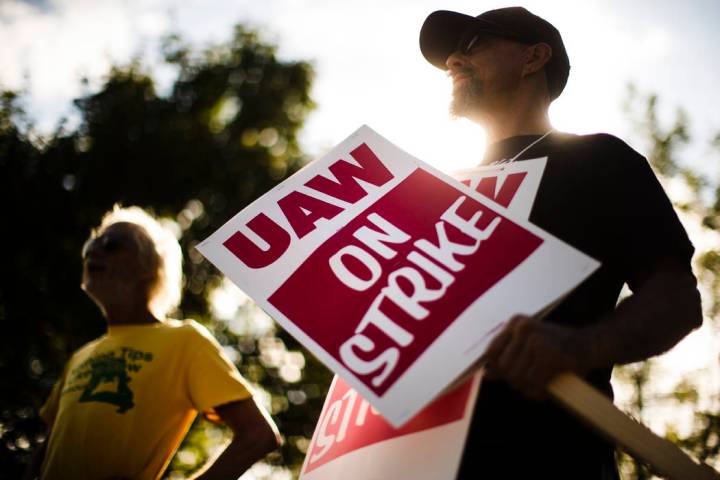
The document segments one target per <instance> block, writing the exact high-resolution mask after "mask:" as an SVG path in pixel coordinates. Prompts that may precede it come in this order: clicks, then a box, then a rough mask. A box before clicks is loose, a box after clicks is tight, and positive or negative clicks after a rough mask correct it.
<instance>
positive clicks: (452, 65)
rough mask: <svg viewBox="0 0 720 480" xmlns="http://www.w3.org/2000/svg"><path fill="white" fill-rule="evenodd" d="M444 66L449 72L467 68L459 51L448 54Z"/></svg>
mask: <svg viewBox="0 0 720 480" xmlns="http://www.w3.org/2000/svg"><path fill="white" fill-rule="evenodd" d="M445 65H446V66H447V68H448V70H450V71H452V70H457V69H461V68H464V67H466V66H467V58H466V57H465V55H463V54H462V53H461V52H460V50H455V51H454V52H452V53H451V54H450V56H449V57H448V58H447V60H445Z"/></svg>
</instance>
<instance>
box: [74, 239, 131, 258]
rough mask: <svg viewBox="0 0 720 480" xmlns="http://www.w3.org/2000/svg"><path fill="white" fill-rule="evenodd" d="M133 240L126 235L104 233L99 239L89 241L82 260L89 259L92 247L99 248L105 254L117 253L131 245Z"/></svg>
mask: <svg viewBox="0 0 720 480" xmlns="http://www.w3.org/2000/svg"><path fill="white" fill-rule="evenodd" d="M131 242H132V239H130V238H129V237H128V236H126V235H118V234H113V233H103V234H102V235H100V236H98V237H90V238H88V239H87V241H86V242H85V244H83V248H82V251H81V255H82V258H87V255H88V252H89V251H90V248H91V247H95V248H99V249H101V250H102V251H103V252H105V253H115V252H118V251H120V250H123V249H124V248H126V247H127V246H128V245H130V244H131Z"/></svg>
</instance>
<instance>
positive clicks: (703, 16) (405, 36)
mask: <svg viewBox="0 0 720 480" xmlns="http://www.w3.org/2000/svg"><path fill="white" fill-rule="evenodd" d="M512 4H514V2H512V3H510V4H508V3H501V2H497V1H494V0H488V1H485V2H473V1H469V0H452V1H442V2H441V1H439V0H393V1H392V2H391V1H386V0H263V1H258V0H123V1H117V0H0V65H2V69H0V86H2V87H5V88H15V89H17V88H25V89H26V90H28V91H29V92H30V97H29V103H28V107H29V110H30V113H31V115H32V117H33V118H35V119H36V120H38V126H39V128H40V129H41V130H44V131H51V130H52V129H53V127H54V126H55V125H56V123H57V122H58V120H59V119H60V118H61V117H63V116H65V117H70V118H71V119H73V118H74V119H75V121H77V115H76V114H74V113H73V110H72V106H71V99H73V98H75V97H77V96H79V95H81V94H82V90H81V84H80V81H79V79H80V77H81V76H87V77H88V78H89V79H90V88H94V87H97V86H99V85H100V82H101V80H102V75H103V74H105V73H106V72H107V71H108V67H109V66H110V65H111V64H112V63H123V62H127V61H128V60H129V59H131V58H132V57H133V56H137V55H140V56H141V57H142V58H143V59H144V61H145V63H146V64H147V65H149V66H150V67H151V68H152V69H153V70H154V72H155V74H156V78H158V79H160V85H159V87H160V91H163V89H165V90H166V89H167V88H168V86H169V85H170V83H171V81H172V73H173V72H172V71H170V70H168V69H162V68H159V67H158V66H157V65H158V61H157V60H158V59H157V53H156V52H157V48H156V47H157V45H158V42H159V39H160V38H161V37H162V36H163V35H164V34H166V33H167V32H169V31H171V30H174V31H179V32H180V33H182V34H183V35H184V36H185V37H186V38H187V39H188V40H190V41H191V42H192V43H193V44H194V45H199V46H203V45H208V44H209V43H211V42H220V41H224V40H227V39H228V38H229V37H230V35H231V32H232V26H233V25H234V24H236V23H238V22H243V23H246V24H249V25H252V26H256V27H259V28H260V29H261V30H262V31H263V33H264V35H265V38H266V39H267V40H270V41H273V42H276V43H278V44H279V51H278V53H279V55H280V57H282V58H284V59H289V60H296V59H305V60H311V61H312V62H313V63H314V65H315V68H316V72H317V77H316V81H315V85H314V90H313V98H314V99H315V101H316V102H317V104H318V109H317V110H316V111H315V112H314V113H313V114H312V115H311V117H310V119H309V121H308V122H307V124H306V127H305V129H304V130H303V133H302V143H303V145H304V147H305V149H306V151H307V152H308V153H309V154H310V155H311V156H313V157H315V156H318V155H320V154H322V153H324V152H325V151H326V150H328V149H329V148H330V147H331V146H333V145H335V144H337V143H339V142H340V141H341V140H342V139H344V138H345V137H347V136H348V135H349V134H350V133H352V132H353V131H354V130H355V129H357V128H358V127H359V126H360V125H362V124H368V125H370V126H371V127H372V128H374V129H375V130H376V131H378V132H379V133H380V134H382V135H384V136H385V137H387V138H388V139H389V140H391V141H392V142H394V143H396V144H397V145H398V146H400V147H401V148H404V149H405V150H407V151H408V152H410V153H411V154H413V155H415V156H417V157H419V158H421V159H423V160H425V161H428V162H430V163H432V164H434V165H435V166H437V167H438V168H440V169H443V170H446V171H450V170H455V169H457V168H462V167H468V166H472V165H474V164H475V163H477V162H478V161H479V159H480V158H481V156H482V152H483V149H484V146H485V145H484V138H483V135H482V132H481V130H480V129H479V128H478V127H476V126H474V125H472V124H470V123H469V122H467V121H462V120H451V119H450V117H449V115H448V113H447V104H448V101H449V98H450V81H449V79H448V78H446V77H445V75H444V74H443V73H442V72H440V71H439V70H436V69H435V68H433V67H431V66H430V65H429V64H428V63H426V62H425V60H424V59H423V57H422V56H421V54H420V51H419V48H418V33H419V30H420V26H421V25H422V22H423V20H424V19H425V17H426V16H427V15H428V14H429V13H430V12H432V11H434V10H439V9H446V10H455V11H460V12H463V13H468V14H472V15H477V14H479V13H481V11H483V10H488V9H491V8H497V7H501V6H508V5H512ZM523 5H524V6H526V7H527V8H528V9H529V10H531V11H533V12H534V13H536V14H538V15H540V16H542V17H544V18H546V19H547V20H549V21H550V22H551V23H553V24H554V25H555V26H556V27H557V28H558V29H559V30H560V32H561V33H562V35H563V38H564V40H565V44H566V47H567V50H568V53H569V56H570V62H571V65H572V70H571V74H570V80H569V83H568V86H567V88H566V90H565V92H564V93H563V95H562V96H561V97H560V99H559V100H558V101H556V102H555V104H554V105H553V108H552V109H551V118H552V121H553V123H554V125H555V127H556V128H558V129H560V130H564V131H569V132H575V133H590V132H599V131H603V132H609V133H613V134H616V135H618V136H620V137H623V138H624V139H626V140H627V141H629V142H630V143H631V144H634V145H635V146H636V148H638V149H640V150H641V151H642V148H643V145H642V144H640V143H638V142H637V139H638V138H640V137H641V135H638V134H637V133H633V132H632V130H631V126H630V122H629V121H628V119H627V115H626V114H624V113H623V111H622V108H621V104H622V99H623V98H624V96H625V93H626V86H627V84H628V83H629V82H633V83H634V84H635V85H636V86H637V87H638V88H639V90H640V91H641V92H655V93H658V94H659V95H660V98H661V101H662V107H663V108H662V111H661V113H662V114H663V118H664V119H666V120H667V119H669V118H671V117H672V114H673V112H674V111H675V109H676V108H677V107H680V106H682V107H683V108H684V109H685V110H686V111H687V112H688V114H689V118H690V119H691V133H692V134H693V136H694V137H695V140H696V143H695V144H694V146H693V147H691V148H690V149H688V151H687V152H686V156H688V157H691V158H692V160H693V163H694V165H696V166H700V167H701V168H702V169H703V171H705V172H706V173H707V174H709V175H714V176H715V178H718V176H720V162H718V155H717V154H714V155H711V154H710V149H709V147H708V146H707V145H708V143H709V141H710V139H711V138H712V137H714V135H715V134H717V133H718V132H720V115H718V113H717V109H718V107H720V88H718V87H717V79H718V78H720V62H718V60H717V58H718V54H717V51H716V49H717V45H718V43H719V42H718V40H720V34H718V33H717V23H718V21H720V2H718V1H717V0H687V1H683V2H680V1H673V0H637V1H625V0H602V1H601V0H584V1H577V0H555V1H552V2H550V1H547V0H546V1H540V0H527V1H525V2H523ZM708 328H709V327H707V326H706V327H704V329H703V331H702V332H701V333H695V334H693V335H692V336H691V337H690V338H689V339H688V340H686V341H684V342H682V343H681V344H680V345H679V346H678V347H677V348H676V349H675V350H674V351H673V353H672V354H671V355H668V356H666V357H665V361H664V362H663V363H664V365H674V366H677V365H678V364H682V365H683V368H682V370H685V371H694V370H696V369H699V368H703V367H707V366H708V365H713V364H715V363H716V362H715V359H714V357H713V355H714V352H716V351H717V350H718V347H717V345H715V343H716V342H717V341H716V340H715V339H714V337H713V336H712V335H709V334H708V333H707V330H708ZM665 378H666V381H667V382H674V381H676V378H677V377H676V376H674V375H670V376H667V377H665ZM716 383H717V382H709V384H708V386H709V388H711V390H713V391H714V390H715V389H716V388H717V385H716ZM668 388H669V387H668ZM619 393H620V396H621V397H622V396H623V392H622V391H621V392H619Z"/></svg>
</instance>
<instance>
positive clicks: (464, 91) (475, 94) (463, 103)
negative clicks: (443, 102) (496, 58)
mask: <svg viewBox="0 0 720 480" xmlns="http://www.w3.org/2000/svg"><path fill="white" fill-rule="evenodd" d="M482 97H483V84H482V81H481V80H479V79H477V78H475V77H471V78H469V79H468V80H467V81H465V82H464V83H463V84H462V85H460V86H459V87H458V88H456V89H454V90H453V98H452V101H451V102H450V115H451V116H452V117H453V118H460V117H467V116H468V115H469V114H470V113H471V112H472V111H473V110H475V109H476V108H477V107H478V106H479V105H480V103H481V102H482Z"/></svg>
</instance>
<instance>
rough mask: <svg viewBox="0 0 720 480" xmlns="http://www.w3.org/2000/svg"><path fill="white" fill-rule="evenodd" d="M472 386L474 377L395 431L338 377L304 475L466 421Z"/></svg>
mask: <svg viewBox="0 0 720 480" xmlns="http://www.w3.org/2000/svg"><path fill="white" fill-rule="evenodd" d="M471 387H472V378H471V379H470V380H468V381H466V382H465V383H463V384H462V385H460V386H458V387H456V388H455V389H454V390H452V391H450V392H449V393H447V394H445V395H443V396H442V397H440V398H438V399H437V400H435V401H434V402H432V403H431V404H430V405H429V406H427V407H426V408H424V409H423V410H422V411H421V412H420V413H418V414H417V415H415V417H413V418H412V420H410V421H409V422H407V423H406V424H405V425H403V426H402V427H401V428H393V426H392V425H390V424H389V423H388V422H387V421H386V420H385V419H384V418H383V417H382V416H381V415H379V414H378V413H377V412H376V411H374V409H373V408H372V407H370V404H369V403H368V402H367V401H366V400H365V399H363V398H362V397H361V396H360V395H358V394H357V392H355V390H353V389H351V388H350V387H349V386H348V384H346V383H345V382H344V381H342V380H341V379H340V378H337V379H336V381H335V383H334V384H333V389H332V390H331V391H330V392H328V397H327V399H326V401H325V405H326V407H325V408H324V409H323V413H322V415H321V416H320V419H319V420H318V424H317V427H316V428H315V430H316V431H315V435H314V436H313V442H312V444H311V445H310V448H309V449H308V452H307V455H308V459H307V467H306V469H305V472H304V473H308V472H310V471H312V470H314V469H316V468H318V467H320V466H321V465H324V464H326V463H328V462H330V461H331V460H334V459H336V458H338V457H340V456H342V455H345V454H346V453H349V452H352V451H355V450H358V449H360V448H362V447H366V446H368V445H372V444H374V443H378V442H383V441H386V440H390V439H393V438H397V437H400V436H403V435H409V434H411V433H416V432H421V431H423V430H428V429H431V428H435V427H439V426H441V425H447V424H449V423H452V422H456V421H458V420H460V419H462V418H463V416H464V414H465V410H466V409H467V402H468V400H469V399H470V391H471Z"/></svg>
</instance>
